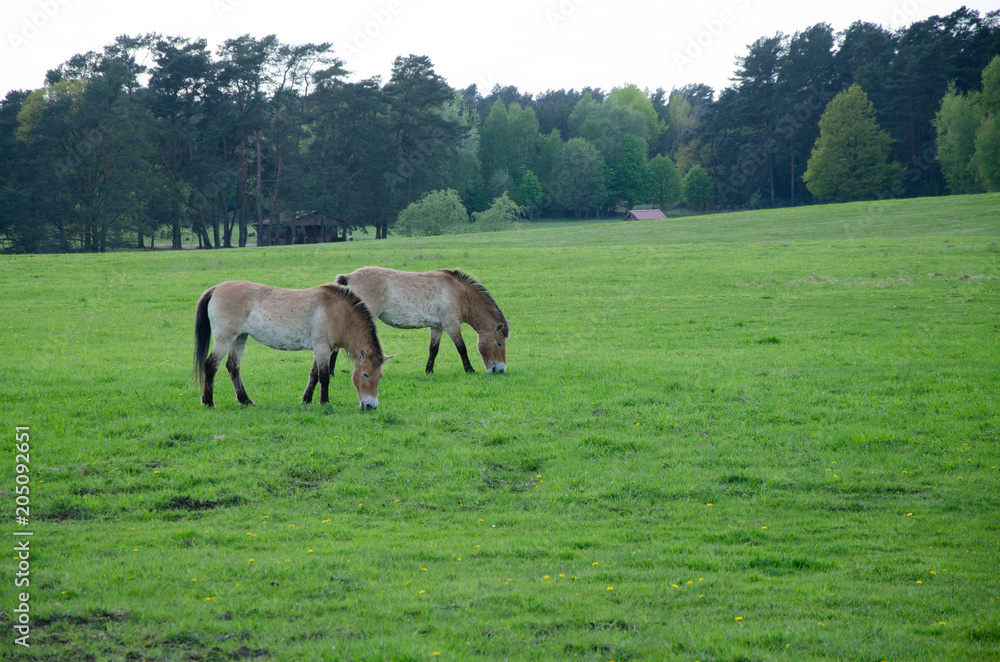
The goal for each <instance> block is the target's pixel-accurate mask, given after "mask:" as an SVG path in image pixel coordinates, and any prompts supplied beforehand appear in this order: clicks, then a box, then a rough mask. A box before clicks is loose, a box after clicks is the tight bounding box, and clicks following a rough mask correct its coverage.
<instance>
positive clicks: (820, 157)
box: [803, 85, 902, 202]
mask: <svg viewBox="0 0 1000 662" xmlns="http://www.w3.org/2000/svg"><path fill="white" fill-rule="evenodd" d="M819 131H820V133H819V138H817V139H816V144H815V146H814V147H813V151H812V156H810V158H809V165H808V167H807V168H806V172H805V175H803V179H805V182H806V186H808V187H809V190H810V191H811V192H812V194H813V195H815V196H816V197H817V198H821V199H824V200H831V201H835V202H844V201H847V200H866V199H870V198H874V197H877V196H879V195H889V194H891V192H892V191H893V186H894V184H896V183H897V182H898V181H899V180H900V178H901V177H902V168H901V167H900V165H899V164H898V163H892V162H890V161H889V156H890V154H891V152H892V138H891V137H890V136H889V134H888V133H886V132H885V131H883V130H882V129H880V128H879V126H878V122H877V121H876V118H875V107H874V106H873V105H872V103H871V101H869V100H868V95H867V94H865V93H864V90H862V89H861V88H860V87H858V86H857V85H852V86H851V87H849V88H848V89H847V90H846V91H844V92H841V93H840V94H838V95H837V96H836V97H834V98H833V99H832V100H831V101H830V103H828V104H827V105H826V109H825V110H824V111H823V116H822V117H821V118H820V120H819Z"/></svg>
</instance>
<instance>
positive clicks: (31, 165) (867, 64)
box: [0, 8, 1000, 252]
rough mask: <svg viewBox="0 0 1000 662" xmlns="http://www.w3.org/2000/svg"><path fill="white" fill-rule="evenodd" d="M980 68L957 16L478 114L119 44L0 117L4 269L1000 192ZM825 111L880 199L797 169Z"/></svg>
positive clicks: (282, 64) (469, 99)
mask: <svg viewBox="0 0 1000 662" xmlns="http://www.w3.org/2000/svg"><path fill="white" fill-rule="evenodd" d="M997 54H1000V11H994V12H990V13H987V14H986V15H985V16H980V15H979V13H978V12H976V11H973V10H968V9H966V8H962V9H959V10H957V11H955V12H953V13H951V14H949V15H948V16H944V17H940V16H934V17H931V18H928V19H926V20H924V21H919V22H915V23H913V24H911V25H909V26H907V27H905V28H900V29H897V30H890V29H887V28H884V27H882V26H879V25H874V24H871V23H864V22H856V23H854V24H852V25H851V26H850V27H848V28H847V29H846V30H844V31H842V32H840V33H835V32H834V31H833V29H832V27H831V26H830V25H828V24H826V23H820V24H817V25H814V26H812V27H810V28H808V29H806V30H803V31H801V32H796V33H795V34H793V35H784V34H781V33H779V34H776V35H774V36H771V37H762V38H761V39H758V40H757V41H756V42H754V43H753V44H751V45H750V46H749V47H748V49H747V52H746V54H745V55H743V56H741V57H739V58H737V61H736V69H735V71H734V73H733V77H732V79H731V80H732V83H731V85H729V86H728V87H726V88H725V89H723V90H721V91H719V92H718V93H716V91H715V90H713V89H712V88H710V87H708V86H706V85H688V86H685V87H683V88H680V89H673V90H671V91H669V92H668V91H666V90H665V89H663V88H660V89H657V90H655V91H653V92H649V91H646V90H640V89H638V88H637V87H635V86H633V85H626V86H623V87H620V88H615V89H612V90H610V91H607V92H605V91H603V90H600V89H596V88H586V89H584V90H580V91H577V90H565V89H562V90H549V91H547V92H544V93H542V94H537V95H533V94H527V93H522V92H520V91H519V90H518V89H517V88H516V87H513V86H507V87H502V86H496V87H494V88H493V89H492V90H491V91H489V93H488V94H485V95H484V94H483V93H481V92H480V90H479V89H478V88H477V87H476V86H475V85H473V86H470V87H468V88H465V89H462V90H456V89H453V88H452V87H451V86H449V84H448V83H447V81H445V80H444V79H443V78H442V77H441V76H440V75H438V74H437V73H436V72H435V71H434V67H433V64H432V63H431V61H430V60H429V59H428V58H427V57H423V56H416V55H410V56H407V57H398V58H396V60H395V61H394V63H393V67H392V72H391V74H390V75H389V77H388V80H385V81H383V80H382V79H381V78H378V77H376V78H372V79H367V80H361V81H357V82H350V81H349V80H348V73H349V72H347V71H346V69H345V67H344V62H343V61H342V60H340V59H339V58H338V57H336V54H335V53H334V52H333V49H332V47H331V45H330V44H328V43H324V44H304V45H291V44H285V43H282V42H281V41H280V40H279V39H278V38H277V37H276V36H273V35H272V36H268V37H264V38H260V39H258V38H254V37H251V36H242V37H239V38H235V39H230V40H228V41H226V42H225V43H224V44H223V45H222V46H221V47H220V48H218V49H217V50H216V51H215V52H212V51H211V50H210V49H209V48H208V46H207V43H206V41H205V40H203V39H188V38H180V37H164V36H161V35H155V34H151V35H142V36H138V37H129V36H123V37H119V38H118V39H116V40H115V42H114V43H112V44H109V45H108V46H106V47H105V48H104V49H103V50H102V51H99V52H88V53H85V54H81V55H77V56H74V57H73V58H71V59H70V60H69V61H67V62H66V63H64V64H62V65H60V66H59V67H57V68H55V69H53V70H51V71H49V72H48V74H47V75H46V78H45V81H44V85H43V86H42V87H41V88H39V89H36V90H30V91H24V90H14V91H11V92H9V93H8V94H7V95H6V97H5V98H4V99H3V100H2V102H0V249H3V250H5V251H13V252H38V251H104V250H106V249H108V248H114V247H118V246H122V245H126V244H134V245H137V246H139V247H145V246H147V245H149V246H151V245H152V242H153V240H154V236H155V235H156V234H158V233H160V234H162V233H163V232H164V231H166V232H167V233H168V234H169V236H170V238H171V245H172V246H173V247H174V248H181V245H182V232H184V231H189V232H191V233H193V234H194V235H195V236H196V237H197V239H198V243H199V245H200V246H203V247H206V248H218V247H229V246H244V245H246V243H247V240H248V238H249V237H250V235H251V234H252V233H254V232H258V236H257V238H256V239H257V243H258V244H259V245H268V244H270V243H274V242H275V241H276V238H277V237H278V236H279V234H280V233H281V232H282V230H283V225H285V224H288V223H290V222H292V221H290V220H288V219H292V218H294V216H295V214H296V213H297V212H301V211H310V212H316V213H317V214H318V217H319V218H322V219H326V220H324V222H329V223H330V224H331V226H332V229H333V230H335V231H336V233H337V236H338V237H340V238H346V237H347V236H348V234H349V233H350V232H351V231H353V230H355V229H366V228H374V232H375V235H376V237H377V238H382V237H385V236H387V234H388V232H389V231H390V228H392V227H394V226H395V224H396V222H397V219H398V218H399V217H400V214H401V212H403V211H404V210H406V209H407V208H408V207H409V206H410V205H412V204H414V203H417V202H419V201H421V200H423V199H424V198H425V196H427V195H428V194H430V193H431V192H439V193H441V192H445V191H450V192H452V193H453V195H450V196H449V199H452V198H456V199H458V200H460V202H461V205H462V207H463V209H464V210H467V211H469V212H471V213H472V215H471V217H470V218H472V219H476V218H479V215H480V214H482V213H485V212H487V211H489V210H490V209H491V208H492V207H493V206H494V205H495V201H497V200H501V199H502V200H504V201H506V202H505V203H504V204H507V205H512V206H510V207H509V208H510V209H517V210H518V211H519V212H522V213H524V214H525V215H526V216H528V217H529V218H534V217H536V216H538V215H544V216H547V217H559V216H575V217H581V216H583V215H591V214H613V213H620V212H619V210H620V209H622V208H626V209H627V208H632V207H634V206H637V205H644V204H652V205H655V206H658V207H661V208H666V207H669V206H671V205H675V204H678V203H682V204H686V205H688V206H689V207H692V208H697V209H706V208H717V209H745V208H758V207H779V206H788V205H800V204H809V203H812V202H816V201H827V200H844V199H859V198H866V197H867V198H870V197H885V196H892V197H910V196H918V195H941V194H944V193H946V192H954V193H964V192H972V191H978V190H987V189H989V190H996V189H997V188H1000V181H998V179H1000V178H998V177H996V176H995V175H992V174H990V163H991V161H990V158H991V157H990V155H991V154H992V152H990V151H989V150H990V149H995V148H991V147H990V145H993V144H1000V138H996V137H994V136H995V134H997V132H998V131H1000V121H997V120H995V115H996V110H995V108H996V107H997V103H996V101H995V100H994V99H993V96H992V95H993V94H994V92H993V91H992V90H993V89H994V88H991V87H990V85H991V83H990V80H992V79H990V78H989V75H990V74H987V75H984V70H986V69H987V65H988V64H989V63H990V61H991V59H992V58H994V57H995V56H996V55H997ZM998 66H1000V65H998ZM998 75H1000V74H998ZM984 81H985V87H984ZM855 90H856V91H855ZM859 93H860V94H862V95H864V98H863V99H861V98H860V97H859V96H858V94H859ZM998 93H1000V92H998ZM848 94H850V95H852V96H851V99H853V101H851V103H838V104H831V102H832V101H833V100H834V99H835V98H837V97H838V95H848ZM828 106H838V107H840V108H841V110H840V111H838V112H839V113H840V114H841V115H844V113H845V112H846V115H844V117H842V118H841V119H838V120H837V121H836V122H834V121H833V120H830V121H827V122H825V124H826V126H828V127H836V126H841V127H843V126H845V124H844V123H845V122H846V123H847V124H846V126H847V127H848V128H852V127H853V128H857V127H855V124H858V123H861V124H863V125H864V127H867V128H865V130H866V131H868V133H867V134H866V135H868V136H869V137H870V142H871V144H872V145H877V148H878V150H877V151H878V153H879V157H878V158H879V159H882V160H884V161H885V164H887V165H886V167H885V168H881V169H879V170H878V174H877V175H872V177H873V178H874V179H873V181H874V180H876V179H877V183H875V184H873V183H872V182H871V181H870V182H868V184H867V185H866V186H861V187H851V186H840V187H838V186H836V184H834V185H832V188H831V186H830V185H829V181H828V180H830V179H831V178H833V179H835V180H836V179H837V177H838V175H836V173H837V172H838V170H837V169H836V168H834V169H830V168H826V169H824V168H818V167H817V168H813V167H812V165H813V164H812V163H811V159H812V158H813V157H814V156H815V154H814V152H815V153H825V154H827V155H829V154H831V153H832V152H831V149H830V148H829V146H830V145H837V144H838V143H837V142H836V141H834V140H832V139H828V140H826V141H825V142H824V141H822V140H819V139H820V138H821V134H822V133H823V132H824V129H823V126H824V122H822V121H821V119H822V118H823V117H824V115H825V114H826V112H827V110H828ZM845 118H846V119H845ZM871 123H874V128H872V127H868V124H871ZM859 126H860V125H859ZM828 130H829V129H828ZM991 141H992V142H991ZM821 143H823V144H824V145H825V148H824V149H823V150H821V149H820V147H821ZM977 154H978V155H977ZM810 170H812V171H813V172H812V173H810V174H809V175H807V172H809V171H810ZM843 170H844V169H843V168H841V171H843ZM816 173H819V181H820V182H821V183H820V184H816V181H817V179H816V177H817V175H816ZM830 173H834V174H832V175H831V174H830ZM824 176H825V177H826V180H827V186H826V188H824V185H823V184H822V182H823V177H824ZM504 208H505V209H507V208H508V207H504ZM404 218H408V216H405V215H404ZM483 218H492V216H490V215H489V214H487V215H486V216H484V217H483ZM265 219H268V220H269V222H268V223H266V224H265V223H262V221H264V220H265ZM402 227H406V228H408V230H412V228H413V227H414V226H413V225H412V223H409V221H407V222H406V223H404V226H402ZM365 231H367V230H365Z"/></svg>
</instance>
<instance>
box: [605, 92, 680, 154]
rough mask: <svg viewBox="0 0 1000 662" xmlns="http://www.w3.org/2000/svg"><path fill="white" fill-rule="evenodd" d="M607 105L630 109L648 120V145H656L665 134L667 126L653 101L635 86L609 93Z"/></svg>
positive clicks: (645, 136) (646, 138)
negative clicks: (661, 135) (662, 134)
mask: <svg viewBox="0 0 1000 662" xmlns="http://www.w3.org/2000/svg"><path fill="white" fill-rule="evenodd" d="M605 103H609V104H612V105H615V106H619V107H621V108H628V109H629V110H632V111H635V112H637V113H639V114H640V115H642V116H643V118H645V120H646V127H647V129H646V132H645V134H644V135H643V138H644V139H645V141H646V143H647V144H654V143H656V141H657V140H659V138H660V134H661V133H663V131H664V129H665V125H664V122H663V120H661V119H660V116H659V113H657V112H656V108H654V107H653V101H652V99H650V98H649V95H647V94H646V93H645V92H643V91H642V90H640V89H639V88H638V87H637V86H635V85H631V84H630V85H626V86H624V87H616V88H614V89H613V90H611V91H610V92H609V93H608V96H607V99H606V100H605Z"/></svg>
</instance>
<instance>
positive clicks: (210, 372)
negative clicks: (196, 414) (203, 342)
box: [201, 353, 219, 407]
mask: <svg viewBox="0 0 1000 662" xmlns="http://www.w3.org/2000/svg"><path fill="white" fill-rule="evenodd" d="M218 370H219V359H218V357H216V356H215V354H214V353H212V354H209V355H208V358H206V359H205V381H204V382H203V385H202V387H201V404H203V405H205V406H206V407H214V406H215V403H214V402H213V401H212V389H213V387H214V386H215V373H216V372H218Z"/></svg>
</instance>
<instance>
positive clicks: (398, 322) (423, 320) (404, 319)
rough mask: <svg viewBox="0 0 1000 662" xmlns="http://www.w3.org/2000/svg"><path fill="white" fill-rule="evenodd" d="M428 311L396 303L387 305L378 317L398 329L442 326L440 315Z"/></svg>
mask: <svg viewBox="0 0 1000 662" xmlns="http://www.w3.org/2000/svg"><path fill="white" fill-rule="evenodd" d="M428 313H429V311H426V310H421V309H419V308H416V307H414V306H407V305H395V306H388V307H386V308H385V309H384V310H383V311H382V314H380V315H379V316H378V318H379V319H380V320H382V321H383V322H385V323H386V324H388V325H389V326H391V327H394V328H396V329H426V328H427V327H432V328H441V318H440V316H435V315H430V314H428Z"/></svg>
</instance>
